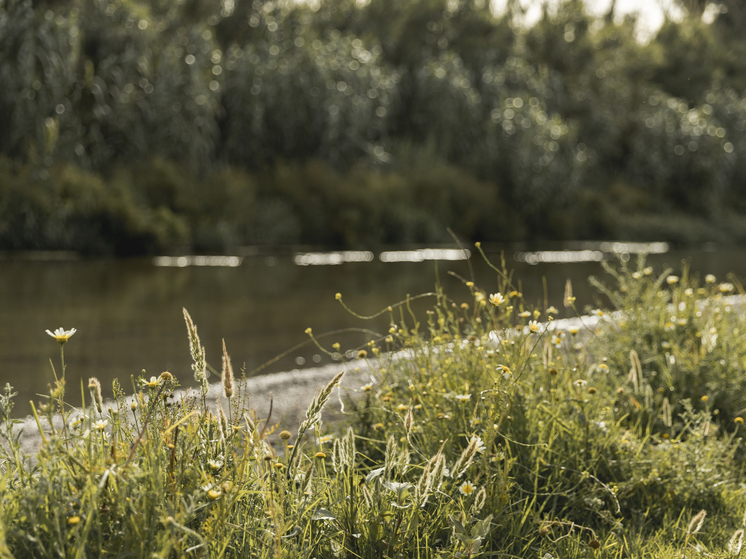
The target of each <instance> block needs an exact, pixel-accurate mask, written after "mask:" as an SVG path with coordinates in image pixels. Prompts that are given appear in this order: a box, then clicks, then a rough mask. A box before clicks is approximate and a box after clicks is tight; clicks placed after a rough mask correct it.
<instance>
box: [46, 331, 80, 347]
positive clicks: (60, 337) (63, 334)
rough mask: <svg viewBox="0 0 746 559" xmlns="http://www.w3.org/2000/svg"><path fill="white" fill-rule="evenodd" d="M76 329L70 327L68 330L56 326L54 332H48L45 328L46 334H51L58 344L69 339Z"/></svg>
mask: <svg viewBox="0 0 746 559" xmlns="http://www.w3.org/2000/svg"><path fill="white" fill-rule="evenodd" d="M75 332H77V330H76V329H75V328H70V330H65V329H64V328H57V330H55V331H54V332H50V331H49V330H47V334H49V335H50V336H52V337H53V338H54V339H55V340H57V341H58V342H59V343H60V344H64V343H65V342H66V341H67V340H69V339H70V338H71V337H72V335H73V334H75Z"/></svg>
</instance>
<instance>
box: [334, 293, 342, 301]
mask: <svg viewBox="0 0 746 559" xmlns="http://www.w3.org/2000/svg"><path fill="white" fill-rule="evenodd" d="M334 298H335V299H336V300H337V301H341V300H342V294H341V293H337V294H336V295H334Z"/></svg>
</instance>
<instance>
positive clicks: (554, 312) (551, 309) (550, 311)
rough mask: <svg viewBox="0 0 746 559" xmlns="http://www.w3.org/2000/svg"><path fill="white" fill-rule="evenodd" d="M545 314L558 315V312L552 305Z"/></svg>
mask: <svg viewBox="0 0 746 559" xmlns="http://www.w3.org/2000/svg"><path fill="white" fill-rule="evenodd" d="M546 312H547V314H559V311H558V310H557V308H556V307H555V306H554V305H552V306H551V307H549V308H548V309H547V311H546Z"/></svg>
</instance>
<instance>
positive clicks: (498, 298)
mask: <svg viewBox="0 0 746 559" xmlns="http://www.w3.org/2000/svg"><path fill="white" fill-rule="evenodd" d="M504 302H505V297H503V296H502V293H493V294H492V295H490V303H492V304H493V305H495V306H496V307H497V306H498V305H502V304H503V303H504Z"/></svg>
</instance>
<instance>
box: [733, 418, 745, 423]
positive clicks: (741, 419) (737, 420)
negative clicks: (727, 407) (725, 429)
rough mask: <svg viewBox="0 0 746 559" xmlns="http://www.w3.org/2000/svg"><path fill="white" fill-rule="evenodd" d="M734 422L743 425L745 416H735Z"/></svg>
mask: <svg viewBox="0 0 746 559" xmlns="http://www.w3.org/2000/svg"><path fill="white" fill-rule="evenodd" d="M733 423H735V424H736V425H743V417H740V416H739V417H737V418H735V419H734V420H733Z"/></svg>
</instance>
